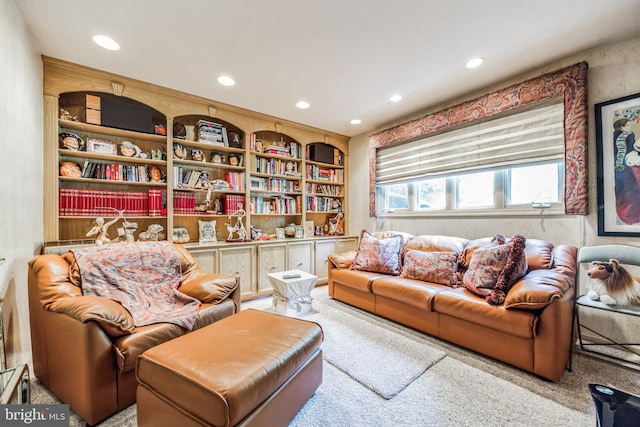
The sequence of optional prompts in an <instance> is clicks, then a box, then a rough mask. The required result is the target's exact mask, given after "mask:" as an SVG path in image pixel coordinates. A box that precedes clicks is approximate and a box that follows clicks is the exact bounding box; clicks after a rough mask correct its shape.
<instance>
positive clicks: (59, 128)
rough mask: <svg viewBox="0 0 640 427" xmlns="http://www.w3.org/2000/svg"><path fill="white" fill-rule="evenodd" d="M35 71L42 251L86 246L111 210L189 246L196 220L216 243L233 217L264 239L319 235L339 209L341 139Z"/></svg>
mask: <svg viewBox="0 0 640 427" xmlns="http://www.w3.org/2000/svg"><path fill="white" fill-rule="evenodd" d="M43 61H44V88H45V98H44V100H45V102H44V106H45V219H44V225H45V240H46V241H59V240H78V239H85V238H86V236H85V235H86V232H87V231H88V230H89V229H91V227H92V225H93V221H94V220H95V218H96V217H97V216H103V217H109V218H111V217H114V216H115V215H116V214H117V211H123V212H124V216H125V217H126V218H127V221H132V222H136V223H137V227H138V228H137V232H140V231H144V230H146V229H147V228H148V227H149V226H150V225H152V224H159V225H161V226H162V227H163V229H164V231H165V233H166V238H167V239H169V240H171V239H172V231H173V230H174V229H186V230H187V231H188V234H189V236H190V242H197V241H198V222H199V221H200V220H209V221H210V220H217V221H216V234H217V236H218V240H219V241H223V240H225V238H226V236H227V234H228V233H227V223H229V222H231V220H232V218H230V217H231V216H232V215H233V214H235V213H238V211H239V210H244V211H245V214H244V216H243V223H244V226H245V228H246V229H247V230H251V229H254V230H257V231H259V232H261V233H263V234H267V235H273V234H275V229H276V228H281V227H285V226H287V225H290V224H295V225H300V226H304V225H309V222H310V221H311V222H313V225H314V226H316V227H317V228H318V230H319V232H320V233H321V234H322V233H324V231H325V230H326V229H327V227H326V225H327V223H328V220H329V219H331V218H332V217H333V216H335V214H336V213H338V212H339V211H341V210H342V211H345V210H346V201H347V200H348V199H347V194H346V182H347V179H348V177H347V175H346V172H347V171H346V167H345V162H346V156H347V141H348V138H347V137H345V136H342V135H338V134H334V133H331V132H326V131H322V130H320V129H316V128H312V127H307V126H303V125H300V124H297V123H293V122H288V121H285V120H281V119H277V118H274V117H270V116H267V115H264V114H259V113H255V112H252V111H247V110H243V109H240V108H237V107H233V106H229V105H226V104H221V103H218V102H215V101H212V100H209V99H205V98H201V97H198V96H194V95H189V94H185V93H181V92H177V91H173V90H170V89H166V88H162V87H158V86H154V85H151V84H147V83H144V82H139V81H136V80H133V79H129V78H125V77H122V76H116V75H112V74H109V73H104V72H101V71H97V70H93V69H88V68H85V67H82V66H79V65H76V64H70V63H67V62H64V61H59V60H55V59H51V58H47V57H43ZM318 141H322V142H318ZM329 154H330V156H331V160H330V161H329V162H327V160H328V157H322V156H328V155H329ZM233 221H235V218H234V219H233ZM312 230H313V228H312ZM343 230H344V231H346V228H344V229H343ZM137 232H136V234H137ZM109 233H110V237H115V235H116V230H115V229H112V230H110V232H109Z"/></svg>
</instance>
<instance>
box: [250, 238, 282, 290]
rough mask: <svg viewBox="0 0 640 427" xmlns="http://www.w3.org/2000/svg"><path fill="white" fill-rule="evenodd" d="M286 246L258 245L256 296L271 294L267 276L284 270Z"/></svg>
mask: <svg viewBox="0 0 640 427" xmlns="http://www.w3.org/2000/svg"><path fill="white" fill-rule="evenodd" d="M286 253H287V245H285V244H274V245H271V244H269V245H266V244H263V245H258V283H257V285H258V289H257V291H258V294H262V293H265V292H268V293H270V292H272V291H273V288H272V287H271V282H270V281H269V277H268V275H269V274H271V273H277V272H280V271H285V270H286V265H285V263H286Z"/></svg>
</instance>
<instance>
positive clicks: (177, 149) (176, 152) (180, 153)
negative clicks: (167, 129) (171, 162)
mask: <svg viewBox="0 0 640 427" xmlns="http://www.w3.org/2000/svg"><path fill="white" fill-rule="evenodd" d="M186 154H187V153H186V151H185V149H184V147H183V146H182V145H181V144H173V158H174V159H180V160H184V159H185V157H186Z"/></svg>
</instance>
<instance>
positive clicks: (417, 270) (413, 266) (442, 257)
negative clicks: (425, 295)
mask: <svg viewBox="0 0 640 427" xmlns="http://www.w3.org/2000/svg"><path fill="white" fill-rule="evenodd" d="M457 269H458V254H457V253H455V252H423V251H417V250H413V249H408V250H406V251H405V253H404V261H403V264H402V274H401V276H402V277H406V278H408V279H416V280H422V281H424V282H430V283H439V284H441V285H447V286H456V285H457V284H458V278H457V276H456V271H457Z"/></svg>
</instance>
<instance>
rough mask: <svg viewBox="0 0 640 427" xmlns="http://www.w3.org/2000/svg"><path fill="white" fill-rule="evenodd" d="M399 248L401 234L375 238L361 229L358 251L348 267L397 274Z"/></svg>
mask: <svg viewBox="0 0 640 427" xmlns="http://www.w3.org/2000/svg"><path fill="white" fill-rule="evenodd" d="M401 249H402V237H401V236H394V237H388V238H386V239H376V238H375V237H374V236H373V235H372V234H371V233H368V232H367V231H366V230H362V231H361V232H360V240H359V241H358V253H357V254H356V257H355V258H354V260H353V264H351V267H350V268H351V269H352V270H364V271H372V272H376V273H385V274H393V275H398V274H400V251H401Z"/></svg>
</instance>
